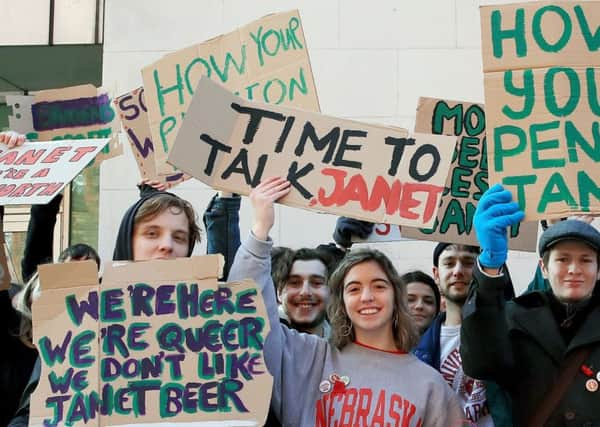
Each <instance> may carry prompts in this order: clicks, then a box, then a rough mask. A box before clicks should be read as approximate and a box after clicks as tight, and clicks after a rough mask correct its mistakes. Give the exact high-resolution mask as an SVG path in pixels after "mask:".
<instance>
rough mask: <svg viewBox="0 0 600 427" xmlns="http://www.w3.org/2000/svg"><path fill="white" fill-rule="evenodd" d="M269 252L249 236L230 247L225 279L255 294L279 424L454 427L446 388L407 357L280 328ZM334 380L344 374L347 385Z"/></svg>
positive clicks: (456, 416)
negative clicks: (247, 283) (265, 327)
mask: <svg viewBox="0 0 600 427" xmlns="http://www.w3.org/2000/svg"><path fill="white" fill-rule="evenodd" d="M271 247H272V242H271V241H268V242H265V241H261V240H258V239H256V238H255V237H254V236H253V235H252V234H250V236H249V237H248V239H246V241H245V242H244V243H243V244H242V245H241V246H240V248H239V249H238V252H237V254H236V256H235V260H234V262H233V266H232V268H231V272H230V273H229V280H230V281H234V280H239V279H247V278H250V279H253V280H254V281H256V283H257V284H258V286H259V288H260V289H261V292H262V295H263V298H264V300H265V305H266V307H267V311H268V315H269V322H270V325H271V332H270V333H269V335H268V336H267V338H266V340H265V346H264V357H265V363H266V366H267V369H268V370H269V372H270V373H271V374H272V375H273V378H274V382H273V397H272V401H271V405H272V407H273V409H274V410H275V413H276V414H277V416H278V417H279V420H280V421H281V423H282V425H284V426H303V427H304V426H306V427H309V426H310V427H312V426H317V427H320V426H322V427H325V426H327V427H334V426H335V427H342V426H358V427H367V426H381V427H388V426H406V427H420V426H438V427H454V426H460V425H461V419H462V416H461V410H460V407H459V405H458V402H457V400H456V396H455V394H454V393H453V391H452V390H451V389H450V387H448V385H447V384H446V382H445V381H444V380H443V379H442V377H441V376H440V375H439V373H438V372H436V371H435V370H434V369H433V368H431V367H429V366H427V365H426V364H424V363H422V362H420V361H419V360H418V359H417V358H416V357H414V356H413V355H412V354H397V353H389V352H385V351H380V350H376V349H371V348H368V347H365V346H361V345H359V344H349V345H347V346H346V347H344V348H343V349H342V350H338V349H337V348H335V347H334V346H332V345H330V344H329V342H328V341H326V340H324V339H322V338H320V337H317V336H315V335H309V334H303V333H298V332H297V331H294V330H291V329H289V328H287V327H286V326H284V325H281V323H280V322H279V315H278V310H277V301H276V299H275V291H274V288H273V284H272V281H271V257H270V253H271ZM332 375H334V377H333V378H332ZM335 375H337V377H346V378H343V379H344V380H345V382H347V384H344V382H340V381H337V380H336V377H335ZM348 380H349V382H348Z"/></svg>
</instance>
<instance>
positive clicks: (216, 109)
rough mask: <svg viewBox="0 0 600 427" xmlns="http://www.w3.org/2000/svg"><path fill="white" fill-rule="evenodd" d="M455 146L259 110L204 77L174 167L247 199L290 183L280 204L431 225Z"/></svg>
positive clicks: (444, 139) (442, 139) (401, 132)
mask: <svg viewBox="0 0 600 427" xmlns="http://www.w3.org/2000/svg"><path fill="white" fill-rule="evenodd" d="M455 142H456V138H455V137H451V136H443V135H427V134H415V135H414V137H409V135H408V131H406V130H405V129H400V128H392V127H384V126H377V125H371V124H365V123H359V122H355V121H351V120H343V119H338V118H334V117H328V116H324V115H321V114H318V113H312V112H308V111H303V110H297V109H292V108H288V107H281V106H274V105H268V104H259V103H253V102H250V101H244V100H243V99H241V98H239V97H237V96H235V95H234V94H232V93H230V92H228V91H227V90H226V89H225V88H223V87H222V86H220V85H218V84H217V83H214V82H212V81H211V80H210V79H207V78H202V79H201V80H200V83H199V84H198V87H197V88H196V94H195V95H194V99H193V100H192V103H191V105H190V108H189V110H188V112H187V115H186V119H185V121H184V122H183V126H182V127H181V129H180V131H179V134H178V135H177V141H176V143H175V145H174V146H173V148H172V150H171V152H170V153H169V163H171V164H173V165H174V166H176V167H177V168H179V169H180V170H182V171H184V172H186V173H189V174H190V175H192V176H194V177H195V178H198V179H199V180H200V181H202V182H204V183H206V184H207V185H210V186H211V187H213V188H217V189H221V190H226V191H231V192H234V193H240V194H248V193H249V192H250V190H251V189H252V188H253V187H255V186H257V185H258V184H259V183H260V181H261V180H262V179H263V178H264V179H266V178H268V177H271V176H284V177H287V179H288V180H289V181H290V182H291V185H292V191H291V193H290V194H289V195H288V196H286V197H285V198H284V199H283V200H282V201H281V203H284V204H286V205H290V206H296V207H300V208H305V209H313V210H318V211H324V212H330V213H334V214H337V215H343V216H349V217H355V218H359V219H365V220H367V221H371V222H388V223H394V224H408V225H414V226H431V224H433V221H434V220H435V214H436V212H437V208H438V206H439V200H440V197H441V193H442V191H443V187H444V183H445V181H446V176H447V174H448V168H449V166H450V161H451V159H452V153H453V152H454V144H455Z"/></svg>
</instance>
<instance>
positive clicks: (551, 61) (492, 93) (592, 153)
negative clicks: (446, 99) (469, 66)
mask: <svg viewBox="0 0 600 427" xmlns="http://www.w3.org/2000/svg"><path fill="white" fill-rule="evenodd" d="M599 21H600V2H598V1H589V2H571V1H557V2H532V3H523V4H509V5H498V6H486V7H482V8H481V23H482V51H483V69H484V73H485V75H484V84H485V106H486V119H487V133H488V141H489V142H490V143H489V145H488V151H489V155H488V157H489V173H490V183H497V182H500V183H502V184H503V185H504V187H505V188H507V189H509V190H510V191H511V192H512V193H513V195H514V198H515V200H517V201H518V202H519V204H520V205H521V207H522V208H523V209H524V210H525V214H526V219H527V220H534V219H542V218H557V217H564V216H568V215H571V214H577V213H600V200H599V199H600V168H598V162H600V150H598V147H600V131H599V128H598V117H599V116H600V103H599V100H598V81H599V80H600V70H598V67H599V66H600V56H599V55H598V49H599V48H600V38H598V34H597V33H596V27H597V26H598V25H597V23H598V22H599Z"/></svg>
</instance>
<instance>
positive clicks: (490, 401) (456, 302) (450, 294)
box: [413, 243, 514, 427]
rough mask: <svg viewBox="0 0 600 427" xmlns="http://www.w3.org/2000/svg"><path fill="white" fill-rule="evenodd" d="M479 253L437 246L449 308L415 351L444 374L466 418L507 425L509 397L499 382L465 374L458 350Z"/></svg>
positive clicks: (438, 277)
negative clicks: (485, 380)
mask: <svg viewBox="0 0 600 427" xmlns="http://www.w3.org/2000/svg"><path fill="white" fill-rule="evenodd" d="M477 254H479V248H478V247H476V246H467V245H458V244H450V243H439V244H438V245H437V246H436V247H435V248H434V251H433V277H434V279H435V282H436V283H437V285H438V286H439V289H440V292H441V295H442V296H443V297H444V300H445V302H446V311H445V312H442V313H440V314H439V315H438V316H437V317H436V318H435V319H434V321H433V322H432V323H431V325H430V327H429V329H427V330H426V331H425V333H424V334H423V336H422V337H421V339H420V341H419V344H418V345H417V347H416V348H415V349H414V350H413V351H414V353H415V355H416V356H417V357H418V358H419V359H421V360H422V361H424V362H425V363H427V364H428V365H430V366H432V367H434V368H435V369H437V370H438V371H439V372H440V373H441V374H442V376H443V377H444V379H445V380H446V381H447V383H448V384H449V385H450V387H452V389H453V390H454V391H455V392H456V394H457V396H458V398H459V401H460V403H461V406H462V408H463V411H464V417H465V418H466V419H467V420H469V421H470V422H472V423H474V424H475V425H477V426H480V427H481V426H486V427H488V426H496V427H500V426H508V425H510V403H509V400H508V399H507V397H506V396H505V395H504V394H503V393H502V392H501V391H499V390H498V387H497V385H495V384H492V383H484V382H483V381H481V380H480V379H476V378H477V377H469V376H467V375H465V374H464V372H463V367H462V361H461V358H460V353H459V349H460V346H461V342H460V325H461V323H462V308H463V305H464V303H465V301H466V299H467V294H468V290H469V284H470V283H471V280H472V277H473V276H472V270H473V266H474V265H475V261H476V258H477ZM513 295H514V293H513Z"/></svg>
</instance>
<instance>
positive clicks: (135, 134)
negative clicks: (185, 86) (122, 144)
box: [114, 87, 186, 187]
mask: <svg viewBox="0 0 600 427" xmlns="http://www.w3.org/2000/svg"><path fill="white" fill-rule="evenodd" d="M114 104H115V109H116V110H117V113H118V115H119V118H120V119H121V125H122V126H123V130H124V131H125V134H126V135H127V140H128V141H129V143H130V144H131V151H132V152H133V155H134V157H135V160H136V162H137V165H138V169H139V170H140V177H141V178H142V179H151V180H156V181H160V182H162V183H164V184H166V185H167V186H168V187H173V186H174V185H176V184H178V183H180V182H183V181H184V180H185V179H186V177H185V175H184V174H183V173H181V172H178V173H175V174H172V175H166V176H165V175H158V174H157V173H156V165H155V162H154V143H153V142H152V136H151V135H150V123H149V122H148V109H147V108H146V102H145V101H144V88H143V87H139V88H137V89H134V90H132V91H131V92H128V93H125V94H123V95H121V96H119V97H118V98H116V99H115V100H114Z"/></svg>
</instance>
